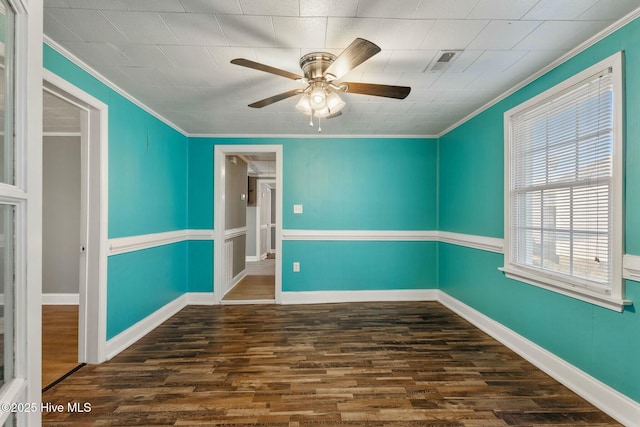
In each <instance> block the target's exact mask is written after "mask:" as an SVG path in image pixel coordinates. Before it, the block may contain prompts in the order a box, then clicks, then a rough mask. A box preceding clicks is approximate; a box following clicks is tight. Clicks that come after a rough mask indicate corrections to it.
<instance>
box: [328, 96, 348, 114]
mask: <svg viewBox="0 0 640 427" xmlns="http://www.w3.org/2000/svg"><path fill="white" fill-rule="evenodd" d="M344 105H345V102H344V101H343V100H342V98H340V95H338V94H337V93H335V92H329V95H327V108H328V109H329V111H330V112H331V114H335V113H337V112H338V111H340V110H342V107H344Z"/></svg>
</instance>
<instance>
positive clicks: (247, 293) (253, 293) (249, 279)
mask: <svg viewBox="0 0 640 427" xmlns="http://www.w3.org/2000/svg"><path fill="white" fill-rule="evenodd" d="M275 298H276V278H275V276H245V277H244V279H242V280H241V281H240V283H238V284H237V285H236V286H234V287H233V289H231V290H230V291H229V292H228V293H227V294H226V295H225V296H224V298H223V300H224V301H245V300H275Z"/></svg>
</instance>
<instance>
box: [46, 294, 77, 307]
mask: <svg viewBox="0 0 640 427" xmlns="http://www.w3.org/2000/svg"><path fill="white" fill-rule="evenodd" d="M42 304H43V305H79V304H80V294H51V293H46V294H45V293H43V294H42Z"/></svg>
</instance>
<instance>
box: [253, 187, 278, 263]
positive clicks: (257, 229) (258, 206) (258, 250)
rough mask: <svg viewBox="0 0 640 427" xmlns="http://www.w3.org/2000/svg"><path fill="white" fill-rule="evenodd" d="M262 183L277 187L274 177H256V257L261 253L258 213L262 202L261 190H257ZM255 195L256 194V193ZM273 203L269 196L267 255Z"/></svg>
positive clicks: (269, 244)
mask: <svg viewBox="0 0 640 427" xmlns="http://www.w3.org/2000/svg"><path fill="white" fill-rule="evenodd" d="M262 184H265V185H266V187H267V188H268V189H269V190H271V189H272V187H271V185H270V184H276V185H275V186H276V187H277V183H276V180H275V179H271V178H269V179H265V178H258V179H257V180H256V192H258V193H260V195H261V196H260V197H256V206H257V208H258V209H257V214H256V254H257V256H258V259H260V258H261V256H262V253H261V252H260V249H261V246H260V235H261V234H260V231H261V228H262V224H261V223H260V214H261V213H262V212H261V209H262V203H263V198H262V192H261V191H259V190H260V186H261V185H262ZM256 196H257V194H256ZM272 203H273V200H272V199H271V196H269V208H268V209H269V218H270V220H269V223H268V224H267V245H266V246H267V255H269V253H271V234H272V233H273V230H272V229H271V228H272V227H271V224H272V222H271V220H273V218H271V204H272Z"/></svg>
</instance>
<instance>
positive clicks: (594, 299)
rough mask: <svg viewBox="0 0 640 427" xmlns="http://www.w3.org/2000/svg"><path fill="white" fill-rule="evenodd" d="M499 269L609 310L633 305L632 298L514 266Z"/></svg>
mask: <svg viewBox="0 0 640 427" xmlns="http://www.w3.org/2000/svg"><path fill="white" fill-rule="evenodd" d="M498 270H500V271H502V272H503V273H504V274H505V276H506V277H507V278H509V279H513V280H517V281H519V282H524V283H528V284H530V285H533V286H537V287H539V288H543V289H546V290H549V291H553V292H556V293H559V294H562V295H565V296H569V297H572V298H576V299H579V300H581V301H585V302H588V303H591V304H595V305H597V306H600V307H604V308H608V309H609V310H614V311H617V312H622V311H623V310H624V307H625V306H627V305H631V301H630V300H626V299H622V298H616V297H614V296H611V295H607V294H605V293H600V292H596V291H593V290H590V289H585V288H582V287H580V286H576V285H571V284H569V283H564V282H561V281H560V280H554V279H551V278H548V277H544V276H540V275H535V274H532V273H530V272H528V271H524V270H520V269H515V268H512V267H511V268H510V267H501V268H499V269H498Z"/></svg>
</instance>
